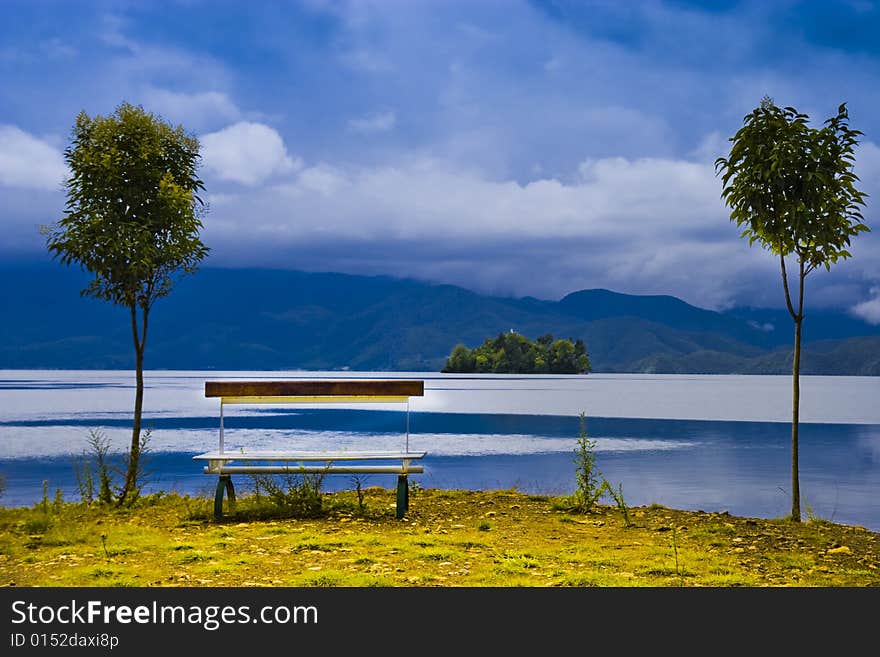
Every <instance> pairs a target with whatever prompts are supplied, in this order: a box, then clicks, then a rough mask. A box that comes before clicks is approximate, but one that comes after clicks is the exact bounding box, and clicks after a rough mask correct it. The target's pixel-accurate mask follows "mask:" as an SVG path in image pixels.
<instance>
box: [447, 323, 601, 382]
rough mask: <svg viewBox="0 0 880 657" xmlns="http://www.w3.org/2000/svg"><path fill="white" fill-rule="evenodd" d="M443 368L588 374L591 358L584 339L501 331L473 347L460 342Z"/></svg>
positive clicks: (515, 372)
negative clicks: (534, 337)
mask: <svg viewBox="0 0 880 657" xmlns="http://www.w3.org/2000/svg"><path fill="white" fill-rule="evenodd" d="M442 371H443V372H460V373H495V374H502V373H503V374H585V373H587V372H589V371H590V359H589V357H588V356H587V351H586V347H585V346H584V343H583V341H582V340H580V339H578V340H576V341H574V342H572V341H571V340H562V339H558V340H554V338H553V336H552V335H550V334H547V335H542V336H541V337H539V338H538V339H537V340H535V341H534V342H531V341H530V340H528V338H526V337H525V336H522V335H520V334H519V333H515V332H512V331H511V332H509V333H499V334H498V337H496V338H487V339H486V341H485V342H483V344H482V345H480V346H479V347H477V348H475V349H473V350H470V349H468V348H467V347H466V346H465V345H463V344H458V345H456V346H455V347H454V348H453V350H452V353H451V354H450V355H449V358H448V359H447V360H446V365H445V366H444V367H443V370H442Z"/></svg>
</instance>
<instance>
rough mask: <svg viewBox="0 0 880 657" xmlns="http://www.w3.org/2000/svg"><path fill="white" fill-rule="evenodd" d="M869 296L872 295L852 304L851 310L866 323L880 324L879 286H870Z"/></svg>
mask: <svg viewBox="0 0 880 657" xmlns="http://www.w3.org/2000/svg"><path fill="white" fill-rule="evenodd" d="M871 296H872V297H873V298H872V299H868V300H867V301H863V302H861V303H858V304H856V305H855V306H853V307H852V309H851V312H852V314H853V315H855V316H856V317H859V318H861V319H863V320H865V321H866V322H868V324H873V325H874V326H876V325H878V324H880V288H877V287H873V288H871Z"/></svg>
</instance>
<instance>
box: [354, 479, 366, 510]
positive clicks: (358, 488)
mask: <svg viewBox="0 0 880 657" xmlns="http://www.w3.org/2000/svg"><path fill="white" fill-rule="evenodd" d="M363 480H364V478H363V477H360V476H358V475H355V476H353V477H352V478H351V481H352V483H353V484H354V487H355V488H354V490H355V493H357V500H358V511H360V512H361V513H363V512H364V510H365V509H366V506H365V504H364V485H363V484H364V482H363Z"/></svg>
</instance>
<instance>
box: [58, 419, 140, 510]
mask: <svg viewBox="0 0 880 657" xmlns="http://www.w3.org/2000/svg"><path fill="white" fill-rule="evenodd" d="M151 437H152V428H151V427H147V428H146V429H145V430H144V432H143V433H142V434H141V436H140V444H139V450H138V451H139V454H140V458H139V459H138V463H137V465H136V467H135V479H134V485H133V487H132V488H131V490H130V493H129V495H128V496H127V499H126V501H125V503H126V504H127V505H129V506H130V505H132V504H134V503H135V502H136V501H137V500H138V499H139V498H140V494H141V491H142V489H143V487H144V485H145V484H146V481H147V473H146V471H145V464H146V463H147V459H146V458H145V456H146V454H147V453H148V452H149V443H150V439H151ZM86 440H87V442H88V450H87V451H84V452H83V453H82V455H81V456H80V457H79V458H78V459H76V460H75V461H74V471H75V474H76V483H77V488H78V489H79V494H80V499H81V500H82V502H83V504H85V505H86V506H91V505H92V504H93V503H95V502H96V501H97V503H98V504H102V505H111V504H115V503H116V502H117V501H118V498H119V495H120V494H121V488H120V487H119V486H117V485H116V484H114V473H120V469H119V468H118V467H117V466H115V465H114V464H113V463H112V462H111V459H110V457H109V455H108V453H109V451H110V439H109V438H108V437H107V435H106V434H105V433H104V432H103V431H101V430H100V429H89V435H88V438H87V439H86ZM128 458H131V456H130V455H129V457H128ZM120 474H123V473H120ZM96 480H97V484H98V491H97V497H96V495H95V481H96Z"/></svg>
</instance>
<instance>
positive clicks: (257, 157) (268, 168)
mask: <svg viewBox="0 0 880 657" xmlns="http://www.w3.org/2000/svg"><path fill="white" fill-rule="evenodd" d="M200 141H201V145H202V159H203V162H204V165H205V168H206V169H207V170H208V171H210V172H212V173H213V174H214V175H216V176H217V178H219V179H220V180H227V181H231V182H235V183H240V184H242V185H248V186H254V185H257V184H259V183H261V182H264V181H265V180H267V179H269V178H271V177H272V176H274V175H278V174H284V173H289V172H291V171H295V170H296V169H298V168H300V167H301V162H300V161H299V159H298V158H293V157H291V156H290V155H289V154H288V153H287V148H286V147H285V146H284V140H283V139H282V138H281V135H279V134H278V132H276V131H275V130H274V129H272V128H270V127H269V126H267V125H264V124H262V123H250V122H247V121H242V122H239V123H236V124H234V125H231V126H229V127H226V128H223V129H222V130H219V131H217V132H211V133H209V134H206V135H203V136H202V137H201V138H200Z"/></svg>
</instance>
